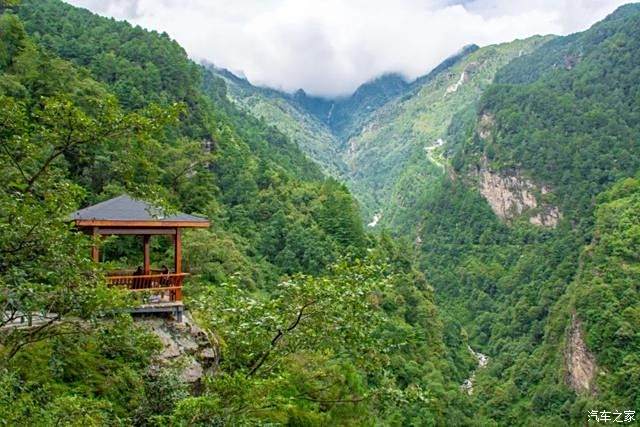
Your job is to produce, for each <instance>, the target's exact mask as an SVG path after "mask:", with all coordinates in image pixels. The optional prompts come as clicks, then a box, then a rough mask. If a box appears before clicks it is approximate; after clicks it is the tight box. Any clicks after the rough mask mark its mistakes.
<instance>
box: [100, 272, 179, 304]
mask: <svg viewBox="0 0 640 427" xmlns="http://www.w3.org/2000/svg"><path fill="white" fill-rule="evenodd" d="M188 275H189V273H168V274H144V275H138V276H135V275H131V276H107V283H108V284H110V285H112V286H120V287H124V288H127V289H129V290H131V291H134V292H143V291H147V292H150V293H151V294H153V295H155V296H156V298H155V299H150V302H170V301H181V300H182V282H183V281H184V278H185V277H186V276H188ZM157 297H160V298H159V299H158V298H157Z"/></svg>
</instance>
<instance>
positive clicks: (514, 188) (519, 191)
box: [478, 168, 562, 227]
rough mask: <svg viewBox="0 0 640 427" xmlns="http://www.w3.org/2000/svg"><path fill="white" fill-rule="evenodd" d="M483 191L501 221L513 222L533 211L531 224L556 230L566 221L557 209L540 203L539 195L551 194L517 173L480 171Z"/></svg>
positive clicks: (480, 185) (480, 183)
mask: <svg viewBox="0 0 640 427" xmlns="http://www.w3.org/2000/svg"><path fill="white" fill-rule="evenodd" d="M478 181H479V187H480V188H479V190H480V193H481V194H482V195H483V196H484V198H485V199H486V200H487V202H489V205H490V206H491V209H492V210H493V212H494V213H495V214H496V215H497V216H498V217H499V218H501V219H505V220H511V219H514V218H515V217H517V216H519V215H522V214H523V213H525V211H529V213H530V216H529V222H530V223H531V224H534V225H538V226H542V227H555V226H556V225H558V221H559V220H560V219H561V218H562V214H561V213H560V211H559V210H558V208H557V207H556V206H552V205H548V204H543V203H539V202H538V199H537V198H536V193H540V194H542V195H544V194H547V193H549V189H548V188H546V187H544V186H543V187H540V188H538V187H537V186H536V185H535V184H534V183H533V182H531V181H530V180H528V179H525V178H524V177H522V176H520V175H519V174H517V173H512V174H500V173H497V172H494V171H491V170H488V169H486V168H481V169H480V170H479V171H478Z"/></svg>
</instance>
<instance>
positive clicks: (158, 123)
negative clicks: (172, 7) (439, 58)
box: [0, 0, 640, 426]
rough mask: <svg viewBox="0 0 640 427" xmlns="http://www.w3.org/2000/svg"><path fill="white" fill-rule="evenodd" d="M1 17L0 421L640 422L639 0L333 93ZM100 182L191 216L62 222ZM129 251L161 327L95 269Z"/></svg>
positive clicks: (117, 29)
mask: <svg viewBox="0 0 640 427" xmlns="http://www.w3.org/2000/svg"><path fill="white" fill-rule="evenodd" d="M185 7H186V6H185ZM0 13H1V15H0V35H1V36H2V37H1V38H0V107H1V108H0V124H1V127H0V148H1V150H0V181H1V182H2V186H0V187H1V189H0V229H1V230H2V233H0V307H2V311H1V312H2V313H3V315H2V316H3V317H2V318H0V330H1V331H2V332H3V333H2V335H1V336H0V385H1V387H0V424H3V423H4V424H6V425H96V426H102V425H167V426H174V425H175V426H182V425H189V426H192V425H193V426H197V425H202V426H205V425H301V426H320V425H353V426H360V425H363V426H364V425H385V426H386V425H389V426H404V425H438V426H439V425H442V426H448V425H461V426H466V425H469V426H515V425H523V426H525V425H541V426H556V425H585V424H588V423H589V419H590V418H588V417H589V415H588V414H589V413H590V411H594V410H595V411H607V410H610V411H613V410H616V411H625V410H627V411H635V410H640V387H639V386H638V379H640V308H639V307H640V257H639V255H638V254H639V253H640V38H638V29H640V5H639V4H628V5H624V6H621V7H619V8H617V9H616V10H615V11H613V10H612V11H611V13H610V14H609V15H608V16H607V17H606V18H605V19H603V20H601V21H600V22H597V23H595V24H593V26H591V27H590V28H588V29H585V30H584V31H580V32H576V33H574V34H570V35H565V36H561V35H558V36H556V35H535V36H531V37H528V38H523V39H516V40H512V41H509V42H505V43H500V44H487V45H483V46H477V45H474V44H471V45H467V46H463V47H461V49H460V50H459V51H458V52H456V53H453V54H452V55H451V56H450V57H449V58H447V59H446V60H444V61H443V62H442V63H441V64H440V65H438V66H436V67H434V68H433V69H432V70H424V71H425V73H424V74H423V75H422V76H420V77H417V78H415V79H412V80H410V81H409V80H408V79H406V78H405V77H404V76H403V75H402V74H399V73H395V72H387V73H383V74H381V75H379V76H378V77H376V78H373V79H371V80H370V81H367V82H365V83H363V84H362V85H360V86H359V87H358V88H357V89H356V90H355V91H354V92H353V93H352V94H350V95H345V96H341V97H333V98H329V97H320V96H314V95H309V94H307V93H306V92H305V91H304V90H302V89H300V90H298V91H294V92H291V93H288V92H283V91H280V90H277V89H273V88H268V87H262V86H256V85H253V84H252V83H251V82H249V81H248V80H247V79H245V78H243V77H240V76H238V75H235V74H234V73H232V72H231V71H229V70H226V69H224V68H220V67H218V66H217V65H216V64H213V63H211V62H210V61H194V60H193V59H192V58H191V57H190V56H189V54H188V53H187V51H186V50H185V49H184V48H183V47H182V46H181V45H180V44H179V43H178V42H177V41H176V40H174V39H173V38H172V37H171V36H170V35H169V34H167V33H160V32H158V31H151V30H146V29H144V28H142V27H140V26H134V25H131V24H130V23H128V22H126V21H119V20H116V19H113V18H107V17H103V16H100V15H97V14H94V13H92V12H90V11H89V10H87V9H82V8H78V7H75V6H71V5H70V4H67V3H65V2H62V1H60V0H22V1H20V2H16V1H13V0H10V1H7V0H0ZM123 194H127V195H130V196H131V199H135V200H140V201H146V202H148V203H153V205H154V206H158V207H159V208H158V209H160V211H161V212H160V214H155V213H154V214H153V215H151V213H149V215H151V216H153V220H154V221H161V220H164V219H166V217H169V218H170V217H171V215H172V214H174V213H175V212H184V213H186V214H189V215H192V216H190V218H193V217H196V218H206V219H207V221H210V226H208V227H205V226H203V227H201V229H199V230H192V231H188V232H185V233H184V235H183V236H182V239H183V242H184V243H183V244H181V246H180V248H181V249H180V250H178V249H176V248H177V243H175V242H177V241H178V240H180V239H178V238H177V237H176V238H174V240H171V238H168V239H165V238H164V237H166V236H155V237H154V239H153V240H152V242H153V243H149V241H150V240H149V238H145V237H143V238H142V247H143V248H144V250H143V251H141V250H140V249H141V242H140V241H138V240H135V239H134V238H130V239H127V238H118V239H116V238H114V237H107V238H104V239H101V238H99V236H98V234H99V231H100V230H99V228H93V229H92V230H90V231H89V232H88V233H81V232H79V230H78V229H77V227H74V226H73V224H71V223H70V219H69V218H70V217H69V215H70V213H72V212H74V211H76V210H78V209H81V208H84V207H87V206H94V205H96V204H99V203H100V202H103V201H105V200H109V199H112V198H114V197H116V196H119V195H123ZM207 225H209V223H208V222H207ZM100 227H104V226H103V225H101V226H100ZM136 227H137V226H136ZM155 227H156V228H157V224H156V226H155ZM173 227H175V229H174V230H173V231H171V232H172V233H173V235H177V236H178V237H180V236H179V233H180V232H179V230H178V228H177V227H178V226H176V225H174V226H173ZM136 229H137V228H136ZM152 229H153V227H152ZM134 231H135V230H134ZM138 231H140V230H138ZM142 231H145V230H142ZM120 232H122V230H120ZM145 232H149V231H148V230H147V231H145ZM149 233H151V234H153V233H156V234H157V230H155V229H153V230H152V231H150V232H149ZM156 237H158V238H157V239H156ZM172 242H173V243H172ZM174 245H175V246H174ZM182 245H184V253H183V252H181V251H182ZM98 247H99V248H100V253H101V254H102V262H101V263H97V262H95V261H96V259H97V258H99V257H98V256H97V254H98V252H97V249H96V250H95V252H94V249H93V248H98ZM150 247H151V248H152V249H153V254H154V255H153V257H151V255H149V251H150ZM90 254H91V256H90ZM93 254H96V256H95V257H94V259H92V257H93ZM152 264H153V265H154V268H160V267H161V266H164V267H165V268H166V265H176V272H179V270H177V269H178V267H177V266H178V265H184V267H185V271H187V272H188V273H189V277H188V278H187V279H185V284H184V307H185V310H186V313H187V314H186V315H185V318H186V319H187V321H186V323H184V322H182V321H175V319H164V320H159V319H145V318H142V319H140V318H135V319H134V318H133V317H132V316H131V315H130V312H131V310H132V309H133V308H135V307H136V304H137V305H140V304H141V302H140V301H143V302H146V303H148V302H149V301H150V299H147V300H145V299H144V298H145V296H144V295H145V294H144V293H138V294H137V295H142V297H140V296H137V297H134V296H133V293H132V292H127V291H126V290H124V289H118V288H116V287H114V286H109V280H108V277H109V276H108V272H109V271H119V270H125V269H130V268H131V267H133V266H139V265H144V266H145V271H148V270H149V269H150V266H151V265H152ZM159 271H161V270H159ZM126 277H129V276H126ZM145 277H146V276H145ZM158 277H160V279H158V280H159V282H157V283H165V284H166V282H163V281H162V280H166V278H165V279H163V277H164V276H162V275H160V274H159V275H158ZM130 279H131V280H132V283H136V281H139V280H140V278H138V277H137V276H136V275H135V274H134V276H131V277H130ZM180 292H182V288H181V289H180ZM162 296H163V297H164V291H163V293H162ZM135 298H138V299H137V300H136V299H135ZM181 298H182V297H181ZM143 305H144V304H143ZM25 316H26V317H28V318H29V319H30V320H34V321H29V322H27V323H26V324H24V322H22V321H20V323H19V324H20V327H15V325H16V324H18V320H17V319H19V318H20V319H21V318H22V317H25ZM185 378H187V379H188V380H185Z"/></svg>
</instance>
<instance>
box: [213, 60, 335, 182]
mask: <svg viewBox="0 0 640 427" xmlns="http://www.w3.org/2000/svg"><path fill="white" fill-rule="evenodd" d="M207 68H208V69H209V70H210V71H211V72H212V73H214V74H215V75H216V76H217V77H219V78H221V79H223V80H224V81H225V83H226V86H227V88H228V90H227V94H228V96H229V98H230V99H231V100H232V101H233V102H235V103H236V104H237V105H239V106H240V108H242V109H244V110H245V111H247V112H248V113H250V114H251V115H253V116H254V117H258V118H261V119H263V120H264V121H265V122H266V123H269V124H273V125H274V126H275V127H277V128H278V130H280V131H281V132H283V133H284V134H285V135H287V136H288V137H289V138H290V139H291V141H293V142H294V143H296V144H297V145H298V146H299V147H300V148H301V149H302V150H303V151H304V152H305V153H306V154H307V155H308V156H309V157H310V158H311V159H312V160H314V161H315V162H317V164H319V165H320V166H321V167H322V168H323V169H324V171H325V172H326V173H328V174H329V175H331V176H336V177H337V176H340V175H342V174H343V173H344V171H345V170H346V167H345V164H344V162H342V159H341V156H340V155H339V150H340V142H339V141H338V139H337V138H336V137H335V136H334V135H333V133H332V132H331V129H329V127H328V126H327V125H326V124H325V123H324V122H322V121H321V120H320V119H318V118H317V117H315V116H314V115H313V114H310V113H309V112H307V111H306V110H304V108H302V107H301V106H300V105H298V103H297V102H296V101H295V99H294V98H293V97H291V96H289V95H287V94H285V93H282V92H279V91H276V90H273V89H268V88H260V87H256V86H253V85H251V84H250V83H249V82H248V81H247V80H245V79H242V78H239V77H237V76H235V75H234V74H232V73H230V72H229V71H226V70H222V69H218V68H215V67H214V66H212V65H207Z"/></svg>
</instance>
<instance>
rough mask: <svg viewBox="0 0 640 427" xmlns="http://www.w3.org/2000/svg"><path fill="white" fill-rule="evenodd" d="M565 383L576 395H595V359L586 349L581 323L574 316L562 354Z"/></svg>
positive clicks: (596, 368)
mask: <svg viewBox="0 0 640 427" xmlns="http://www.w3.org/2000/svg"><path fill="white" fill-rule="evenodd" d="M564 360H565V367H566V370H567V373H566V377H565V380H566V383H567V385H568V386H569V387H571V388H572V389H573V390H574V391H575V392H576V393H591V394H595V393H596V391H597V390H596V388H595V381H594V380H595V376H596V372H597V370H598V367H597V365H596V359H595V357H594V356H593V354H592V353H591V352H590V351H589V349H588V348H587V344H586V343H585V342H584V337H583V332H582V322H580V319H579V318H578V317H577V316H576V315H575V314H574V315H573V317H572V319H571V329H570V331H569V336H568V337H567V344H566V348H565V352H564Z"/></svg>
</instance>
